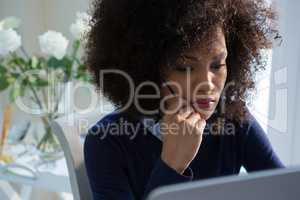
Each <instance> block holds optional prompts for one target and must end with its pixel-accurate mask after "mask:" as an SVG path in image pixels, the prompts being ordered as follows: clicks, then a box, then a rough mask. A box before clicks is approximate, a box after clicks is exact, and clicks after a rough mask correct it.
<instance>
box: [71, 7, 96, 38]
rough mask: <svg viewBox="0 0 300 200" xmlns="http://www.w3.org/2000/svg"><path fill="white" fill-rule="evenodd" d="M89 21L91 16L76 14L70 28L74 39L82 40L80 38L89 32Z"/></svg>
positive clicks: (83, 13) (82, 13)
mask: <svg viewBox="0 0 300 200" xmlns="http://www.w3.org/2000/svg"><path fill="white" fill-rule="evenodd" d="M91 19H92V18H91V16H90V15H88V14H87V13H85V12H77V13H76V21H75V23H73V24H71V26H70V32H71V34H72V35H73V37H74V38H75V39H82V37H83V36H84V35H85V34H86V33H87V32H89V30H90V28H91V27H90V25H89V23H90V20H91Z"/></svg>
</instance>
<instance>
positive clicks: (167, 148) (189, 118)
mask: <svg viewBox="0 0 300 200" xmlns="http://www.w3.org/2000/svg"><path fill="white" fill-rule="evenodd" d="M176 106H178V99H177V100H175V98H174V99H173V102H170V104H169V106H168V110H172V109H175V108H176ZM205 125H206V121H205V120H204V119H202V118H201V115H200V114H199V113H197V112H195V110H194V109H193V107H192V105H186V106H183V107H182V108H181V109H180V110H179V111H178V112H174V113H173V114H172V113H171V114H165V115H164V117H163V118H162V121H161V133H162V142H163V147H162V153H161V159H162V160H163V161H164V162H165V163H166V164H167V165H168V166H169V167H171V168H173V169H174V170H176V171H177V172H178V173H180V174H183V172H184V171H185V170H186V168H187V167H188V166H189V164H190V163H191V162H192V160H193V159H194V158H195V156H196V154H197V152H198V150H199V148H200V145H201V141H202V135H203V131H204V128H205Z"/></svg>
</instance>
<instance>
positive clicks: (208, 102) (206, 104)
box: [195, 98, 215, 110]
mask: <svg viewBox="0 0 300 200" xmlns="http://www.w3.org/2000/svg"><path fill="white" fill-rule="evenodd" d="M214 103H215V100H214V99H212V98H207V99H198V100H196V101H195V104H196V106H197V107H198V108H200V109H205V110H207V109H211V108H213V105H214Z"/></svg>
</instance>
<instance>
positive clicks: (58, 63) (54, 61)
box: [47, 57, 64, 69]
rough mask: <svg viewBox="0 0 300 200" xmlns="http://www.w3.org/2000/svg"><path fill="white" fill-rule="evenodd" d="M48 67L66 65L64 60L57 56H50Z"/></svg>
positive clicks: (55, 67)
mask: <svg viewBox="0 0 300 200" xmlns="http://www.w3.org/2000/svg"><path fill="white" fill-rule="evenodd" d="M47 65H48V67H50V68H54V69H57V68H63V67H64V61H63V60H58V59H56V58H55V57H50V58H49V60H48V62H47Z"/></svg>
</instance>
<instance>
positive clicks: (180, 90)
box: [161, 28, 227, 120]
mask: <svg viewBox="0 0 300 200" xmlns="http://www.w3.org/2000/svg"><path fill="white" fill-rule="evenodd" d="M214 35H215V36H214V37H211V38H212V39H211V41H202V43H200V44H197V45H195V46H194V47H192V48H190V49H189V50H187V51H185V52H184V53H183V54H182V55H181V56H180V58H178V59H177V61H176V64H175V66H171V67H168V68H167V70H166V71H165V74H166V76H165V77H166V80H165V81H166V82H167V84H168V85H169V87H170V88H171V90H173V92H174V93H175V94H176V95H179V96H180V97H182V98H183V99H184V100H186V102H187V103H189V104H190V105H192V106H193V108H194V109H195V110H196V111H197V112H198V113H199V114H200V115H201V116H202V118H204V119H205V120H207V119H208V118H209V117H210V116H211V115H212V114H213V113H214V111H215V109H216V106H217V104H218V102H219V99H220V96H221V93H222V90H223V88H224V84H225V82H226V78H227V66H226V57H227V48H226V42H225V37H224V34H223V32H222V30H221V28H218V29H217V30H216V31H215V32H214ZM161 92H162V95H163V98H164V97H165V99H169V100H166V102H167V104H168V103H171V102H170V101H172V100H171V98H168V97H169V95H170V89H169V88H168V87H162V89H161ZM173 99H174V98H173ZM168 101H169V102H168Z"/></svg>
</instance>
